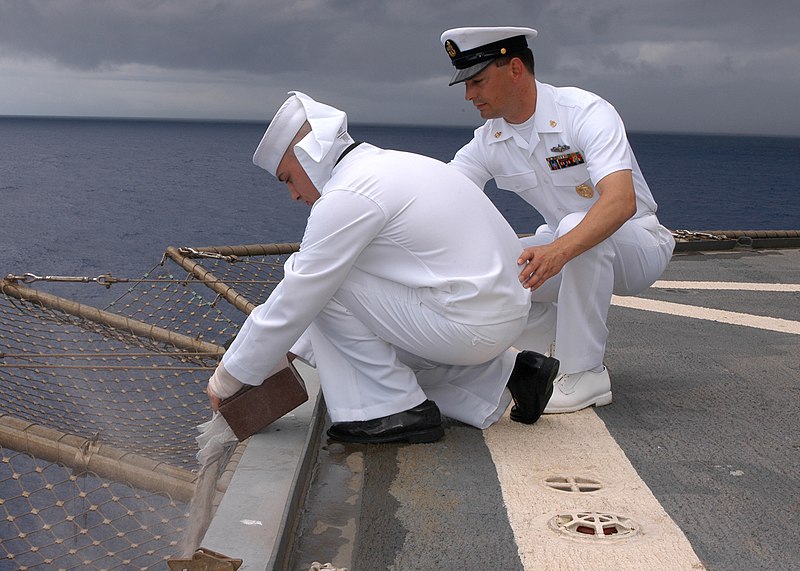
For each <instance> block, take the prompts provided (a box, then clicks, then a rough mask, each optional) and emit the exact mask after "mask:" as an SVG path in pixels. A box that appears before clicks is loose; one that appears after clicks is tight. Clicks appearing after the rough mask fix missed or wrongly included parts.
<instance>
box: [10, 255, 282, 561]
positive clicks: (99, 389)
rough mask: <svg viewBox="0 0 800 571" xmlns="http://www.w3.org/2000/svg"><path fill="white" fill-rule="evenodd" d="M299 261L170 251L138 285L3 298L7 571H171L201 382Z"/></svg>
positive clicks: (190, 471) (22, 287)
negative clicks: (88, 300) (96, 298)
mask: <svg viewBox="0 0 800 571" xmlns="http://www.w3.org/2000/svg"><path fill="white" fill-rule="evenodd" d="M296 249H297V245H296V244H284V245H264V246H261V245H255V246H239V247H224V248H207V249H191V248H182V249H174V248H170V249H168V250H167V254H166V255H165V257H164V259H163V260H162V263H161V264H159V265H157V266H156V267H155V268H153V270H151V271H150V272H148V273H147V274H145V275H144V276H143V277H141V278H136V279H127V278H112V279H110V280H103V281H102V283H101V282H99V281H98V280H96V279H95V280H92V279H83V280H78V279H75V278H64V277H62V278H59V277H53V276H46V277H38V276H33V277H31V276H32V274H26V275H25V276H13V275H9V276H8V277H7V278H6V279H4V280H2V281H1V282H0V290H1V292H2V293H1V294H0V451H1V453H2V454H1V458H2V461H0V570H5V569H22V570H27V569H154V568H162V569H166V568H167V566H166V562H165V560H166V559H167V558H169V557H172V556H175V555H176V552H177V549H178V546H179V544H180V539H181V534H182V533H183V532H184V530H185V528H187V514H188V505H189V502H190V501H191V500H192V495H193V493H194V486H195V480H196V473H197V469H198V463H197V460H196V454H197V443H196V441H195V437H196V434H197V427H198V425H200V424H201V423H203V422H205V421H207V420H208V417H209V415H210V409H209V405H208V400H207V397H206V394H205V386H206V383H207V381H208V378H209V376H210V374H211V372H212V371H213V369H214V368H215V367H216V365H217V363H218V361H219V358H220V357H221V355H222V353H223V352H224V348H223V347H224V345H225V344H226V343H227V342H229V341H230V340H231V339H232V338H233V337H234V336H235V335H236V332H237V331H238V328H239V326H240V325H241V323H242V322H243V320H244V316H245V314H246V313H249V311H250V310H252V308H253V307H254V306H255V305H257V304H258V303H260V302H261V301H263V300H264V299H266V298H267V297H268V296H269V294H270V293H271V291H272V290H273V289H274V287H275V285H276V284H277V283H278V282H279V281H280V279H281V277H282V273H283V270H282V268H283V263H284V262H285V260H286V258H287V257H288V255H289V254H291V253H292V252H293V251H295V250H296ZM38 281H45V282H51V281H67V282H69V281H73V282H79V281H80V282H82V283H81V285H72V286H69V287H80V288H86V287H94V288H96V287H98V286H97V283H92V282H98V283H101V285H104V286H106V287H110V288H112V291H113V293H114V295H115V296H116V297H115V298H114V300H113V301H112V302H111V303H109V304H108V305H107V306H106V307H105V309H102V310H101V309H98V308H95V307H91V306H89V305H86V304H80V303H76V302H75V301H72V300H69V299H66V298H65V297H59V296H56V295H53V294H51V293H47V292H45V291H43V289H44V288H38V287H31V286H32V285H33V284H34V283H35V282H38ZM87 284H88V285H87ZM118 289H119V291H117V290H118ZM120 294H121V295H120ZM242 448H243V445H241V446H239V448H238V449H237V451H236V453H235V454H234V455H233V458H232V460H231V462H230V463H229V465H228V471H227V472H226V475H224V476H223V477H222V478H220V480H219V482H218V483H217V487H216V497H215V499H214V504H215V505H216V504H218V502H219V500H220V499H221V495H222V493H224V489H225V487H226V485H227V481H229V479H230V475H231V473H232V468H233V466H234V465H235V463H236V461H237V459H238V457H239V456H240V455H241V450H242Z"/></svg>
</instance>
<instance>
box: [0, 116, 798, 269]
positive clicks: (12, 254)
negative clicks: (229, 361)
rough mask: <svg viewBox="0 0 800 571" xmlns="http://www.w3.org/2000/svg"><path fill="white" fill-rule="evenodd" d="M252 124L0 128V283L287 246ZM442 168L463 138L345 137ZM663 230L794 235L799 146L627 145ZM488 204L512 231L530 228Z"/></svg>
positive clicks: (388, 130)
mask: <svg viewBox="0 0 800 571" xmlns="http://www.w3.org/2000/svg"><path fill="white" fill-rule="evenodd" d="M264 126H265V125H264V124H259V123H204V122H169V121H129V120H77V119H44V118H42V119H38V118H0V246H1V247H0V273H2V275H6V274H8V273H15V274H19V273H25V272H32V273H36V274H49V275H76V274H78V275H90V276H96V275H99V274H102V273H106V272H110V273H112V274H113V275H115V276H119V277H138V276H141V275H142V274H143V273H144V272H146V271H148V270H149V269H151V268H152V267H153V266H154V265H155V264H157V263H158V262H159V260H160V259H161V255H162V253H163V252H164V250H165V249H166V247H167V246H170V245H172V246H206V245H221V244H245V243H266V242H297V241H300V239H301V237H302V232H303V227H304V224H305V219H306V216H307V213H308V207H306V206H305V205H304V204H301V203H294V202H293V201H292V200H291V199H290V197H289V194H288V192H287V191H286V190H285V188H284V187H283V185H281V184H280V183H278V182H277V181H275V180H274V179H272V177H270V176H269V175H268V174H267V173H265V172H264V171H262V170H261V169H259V168H257V167H255V166H254V165H253V164H252V162H251V157H252V153H253V150H254V149H255V147H256V145H257V144H258V142H259V140H260V138H261V135H262V134H263V130H264ZM350 131H351V134H352V135H353V137H354V138H356V139H357V140H364V141H368V142H370V143H373V144H376V145H378V146H381V147H384V148H393V149H400V150H408V151H413V152H418V153H421V154H425V155H430V156H433V157H436V158H439V159H441V160H448V159H450V158H451V157H452V156H453V154H454V153H455V152H456V151H457V150H458V149H459V148H460V147H461V146H462V145H463V144H464V143H466V142H467V141H468V140H469V139H470V137H471V135H472V129H471V128H442V127H406V126H402V127H401V126H367V125H354V126H351V128H350ZM630 141H631V145H632V147H633V149H634V152H635V154H636V156H637V159H638V161H639V164H640V166H641V167H642V170H643V172H644V174H645V177H646V178H647V180H648V183H649V185H650V187H651V189H652V191H653V194H654V195H655V198H656V201H657V202H658V204H659V210H658V215H659V218H660V219H661V221H662V223H663V224H664V225H665V226H667V227H669V228H671V229H691V230H713V229H717V230H721V229H725V230H751V229H762V230H797V229H800V206H798V201H797V199H796V195H797V191H798V184H797V178H796V173H797V172H798V171H800V138H770V137H732V136H707V135H672V134H670V135H667V134H649V133H631V134H630ZM487 193H488V194H489V195H490V196H491V197H492V199H493V200H494V201H495V204H496V205H497V206H498V208H499V209H500V210H501V211H502V212H503V213H504V214H505V215H506V217H507V218H508V220H509V221H510V222H511V224H512V226H513V227H514V229H515V230H517V231H518V232H531V231H533V230H534V229H535V228H536V226H538V225H539V224H540V223H541V217H540V216H539V215H538V214H536V213H535V212H534V211H533V210H532V209H531V208H530V207H529V206H528V205H526V204H525V203H523V202H522V201H521V200H519V199H518V198H517V197H516V196H514V195H513V194H511V193H508V192H501V191H498V190H496V188H494V187H493V185H492V183H490V184H489V185H488V186H487Z"/></svg>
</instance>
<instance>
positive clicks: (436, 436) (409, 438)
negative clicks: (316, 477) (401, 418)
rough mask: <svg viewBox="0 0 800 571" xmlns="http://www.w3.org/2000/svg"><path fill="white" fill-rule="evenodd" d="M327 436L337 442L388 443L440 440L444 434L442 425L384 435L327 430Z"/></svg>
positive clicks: (423, 442)
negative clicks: (363, 434) (342, 432)
mask: <svg viewBox="0 0 800 571" xmlns="http://www.w3.org/2000/svg"><path fill="white" fill-rule="evenodd" d="M328 436H329V437H330V438H332V439H333V440H337V441H339V442H354V443H357V444H389V443H392V442H399V443H404V442H405V443H408V444H427V443H430V442H436V441H437V440H440V439H441V438H442V437H443V436H444V427H442V426H434V427H431V428H426V429H424V430H415V431H413V432H403V433H400V434H387V435H385V436H355V435H349V434H336V433H333V434H331V432H330V430H329V431H328Z"/></svg>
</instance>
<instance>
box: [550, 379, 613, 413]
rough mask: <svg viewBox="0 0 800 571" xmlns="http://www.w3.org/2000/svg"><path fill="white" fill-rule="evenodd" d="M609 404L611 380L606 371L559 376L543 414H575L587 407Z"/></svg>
mask: <svg viewBox="0 0 800 571" xmlns="http://www.w3.org/2000/svg"><path fill="white" fill-rule="evenodd" d="M607 404H611V379H609V377H608V369H606V368H605V367H603V370H602V371H601V372H599V373H593V372H591V371H584V372H582V373H570V374H566V373H564V374H561V375H559V376H558V377H556V380H555V381H554V382H553V396H551V397H550V401H549V402H548V403H547V406H546V407H545V409H544V414H556V413H561V412H575V411H577V410H581V409H584V408H586V407H589V406H603V405H607Z"/></svg>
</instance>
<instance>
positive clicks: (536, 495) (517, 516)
mask: <svg viewBox="0 0 800 571" xmlns="http://www.w3.org/2000/svg"><path fill="white" fill-rule="evenodd" d="M483 433H484V439H485V440H486V445H487V446H488V448H489V451H490V453H491V455H492V460H493V462H494V464H495V467H496V468H497V476H498V479H499V481H500V486H501V489H502V492H503V500H504V501H505V504H506V510H507V511H508V519H509V523H510V524H511V529H512V530H513V532H514V539H515V541H516V543H517V548H518V550H519V555H520V559H521V560H522V564H523V567H524V568H525V570H526V571H540V570H542V569H548V570H564V571H566V570H569V571H581V570H585V571H597V570H598V569H613V570H614V571H641V570H642V569H647V570H648V571H674V570H675V569H686V570H690V569H694V570H700V569H705V567H704V566H703V564H702V563H701V562H700V559H699V558H698V557H697V554H695V552H694V550H693V549H692V546H691V545H690V544H689V541H688V540H687V539H686V536H685V535H684V534H683V532H682V531H681V529H680V528H679V527H678V525H677V524H676V523H675V522H674V521H673V520H672V518H670V517H669V515H668V514H667V513H666V511H665V510H664V508H662V507H661V504H659V502H658V500H657V499H656V498H655V496H653V493H652V492H651V491H650V489H649V488H648V487H647V485H646V484H645V483H644V482H643V481H642V480H641V478H639V475H638V474H637V473H636V470H635V469H634V468H633V466H632V465H631V463H630V461H629V460H628V458H627V457H626V456H625V453H624V452H623V451H622V449H621V448H620V447H619V445H617V443H616V442H615V441H614V439H613V438H612V436H611V434H610V433H609V432H608V429H607V428H606V426H605V424H604V423H603V421H602V420H600V418H598V416H597V415H596V414H595V412H594V410H591V409H586V410H582V411H580V412H575V413H571V414H550V415H545V416H543V417H542V418H540V419H539V420H538V421H537V422H536V424H533V425H524V424H518V423H515V422H511V421H510V419H509V417H508V414H506V415H505V416H504V417H503V418H501V419H500V421H499V422H497V423H496V424H494V425H492V426H491V427H489V428H488V429H486V430H484V431H483ZM554 477H560V478H567V479H569V478H585V479H591V480H594V481H598V482H600V484H601V488H600V489H599V490H596V491H592V492H565V491H560V490H554V489H553V488H551V487H549V486H547V485H546V480H547V479H548V478H554ZM579 512H599V513H603V514H609V515H616V516H622V517H626V518H631V519H632V520H634V521H635V522H636V525H637V529H638V531H639V533H638V534H636V535H634V536H632V537H630V538H627V539H622V538H619V539H615V538H614V537H613V536H608V537H607V538H604V537H592V536H585V535H583V536H582V535H579V534H578V535H576V536H575V537H568V536H566V535H564V534H561V533H559V532H558V531H556V530H554V529H553V528H552V527H551V525H550V522H551V521H552V520H553V519H554V518H555V517H556V516H558V515H566V514H572V513H579Z"/></svg>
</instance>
